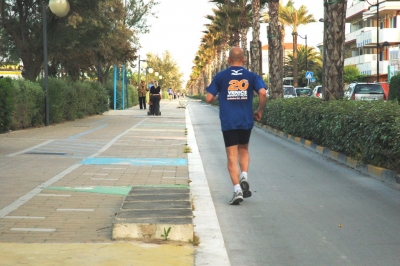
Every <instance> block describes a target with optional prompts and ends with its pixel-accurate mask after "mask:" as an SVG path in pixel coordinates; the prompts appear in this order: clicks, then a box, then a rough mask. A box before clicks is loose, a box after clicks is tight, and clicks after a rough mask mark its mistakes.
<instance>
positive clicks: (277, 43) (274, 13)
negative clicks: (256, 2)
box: [267, 0, 283, 99]
mask: <svg viewBox="0 0 400 266" xmlns="http://www.w3.org/2000/svg"><path fill="white" fill-rule="evenodd" d="M268 7H269V8H268V18H269V27H268V36H267V37H268V64H269V68H268V69H269V77H270V78H269V81H270V86H269V90H270V96H271V98H272V99H276V98H283V67H282V61H283V50H282V41H281V40H282V36H281V34H282V31H281V26H280V24H279V0H270V1H269V5H268Z"/></svg>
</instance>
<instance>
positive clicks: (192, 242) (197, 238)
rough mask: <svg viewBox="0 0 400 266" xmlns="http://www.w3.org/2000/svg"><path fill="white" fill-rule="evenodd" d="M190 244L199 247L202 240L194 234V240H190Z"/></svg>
mask: <svg viewBox="0 0 400 266" xmlns="http://www.w3.org/2000/svg"><path fill="white" fill-rule="evenodd" d="M189 243H190V244H192V245H193V246H198V245H199V244H200V238H199V237H198V236H197V235H196V234H195V233H193V239H189Z"/></svg>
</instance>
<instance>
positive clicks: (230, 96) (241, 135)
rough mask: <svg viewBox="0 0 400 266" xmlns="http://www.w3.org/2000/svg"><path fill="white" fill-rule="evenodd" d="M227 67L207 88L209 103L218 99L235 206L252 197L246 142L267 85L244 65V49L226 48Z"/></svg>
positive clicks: (257, 115) (260, 108) (263, 102)
mask: <svg viewBox="0 0 400 266" xmlns="http://www.w3.org/2000/svg"><path fill="white" fill-rule="evenodd" d="M228 62H229V64H230V67H229V68H227V69H225V70H223V71H221V72H219V73H218V74H217V75H216V76H215V77H214V79H213V80H212V82H211V84H210V86H209V87H208V88H207V95H206V101H207V102H208V103H210V102H212V101H214V100H216V99H218V100H219V117H220V121H221V130H222V134H223V138H224V142H225V150H226V155H227V160H228V162H227V164H228V172H229V175H230V178H231V181H232V184H233V189H234V192H233V197H232V199H231V201H230V202H229V204H231V205H237V204H239V203H240V202H242V201H243V198H248V197H251V195H252V193H251V190H250V184H249V181H248V176H247V173H248V170H249V163H250V155H249V141H250V135H251V130H252V128H253V126H254V119H256V120H257V121H259V120H260V119H261V117H262V112H263V110H264V106H265V103H266V101H267V96H266V86H265V84H264V82H263V81H262V79H261V78H260V77H259V76H258V75H257V74H255V73H253V72H250V71H248V70H247V69H245V68H244V67H243V64H244V62H245V57H244V53H243V50H242V49H240V48H239V47H233V48H232V49H231V50H230V51H229V58H228ZM253 91H255V92H257V93H258V95H259V105H258V108H257V110H256V111H255V112H254V113H253Z"/></svg>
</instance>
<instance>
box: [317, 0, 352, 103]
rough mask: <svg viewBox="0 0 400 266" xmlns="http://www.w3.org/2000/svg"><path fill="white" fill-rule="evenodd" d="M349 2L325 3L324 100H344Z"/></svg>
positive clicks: (345, 0)
mask: <svg viewBox="0 0 400 266" xmlns="http://www.w3.org/2000/svg"><path fill="white" fill-rule="evenodd" d="M346 8H347V0H344V1H342V2H334V3H333V4H332V3H330V4H328V2H326V1H324V48H323V49H324V50H323V66H322V71H323V72H322V90H323V92H322V95H323V100H325V101H329V100H337V99H342V98H343V95H344V91H343V81H344V80H343V69H344V66H343V64H344V41H345V19H346Z"/></svg>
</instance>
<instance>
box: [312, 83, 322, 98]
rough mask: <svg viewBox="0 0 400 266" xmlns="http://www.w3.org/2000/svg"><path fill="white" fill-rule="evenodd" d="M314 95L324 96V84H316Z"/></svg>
mask: <svg viewBox="0 0 400 266" xmlns="http://www.w3.org/2000/svg"><path fill="white" fill-rule="evenodd" d="M313 96H314V97H317V98H322V85H318V86H315V88H314V90H313Z"/></svg>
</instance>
